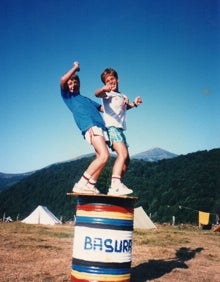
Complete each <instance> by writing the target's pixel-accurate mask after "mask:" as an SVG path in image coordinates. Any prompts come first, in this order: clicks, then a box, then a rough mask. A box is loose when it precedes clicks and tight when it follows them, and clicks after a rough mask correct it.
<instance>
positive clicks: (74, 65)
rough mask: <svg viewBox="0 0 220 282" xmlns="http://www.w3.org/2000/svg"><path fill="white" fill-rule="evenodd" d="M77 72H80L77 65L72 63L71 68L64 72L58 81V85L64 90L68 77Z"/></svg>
mask: <svg viewBox="0 0 220 282" xmlns="http://www.w3.org/2000/svg"><path fill="white" fill-rule="evenodd" d="M77 71H80V68H79V63H78V62H74V63H73V66H72V68H71V69H70V70H69V71H68V72H66V73H65V74H64V75H63V76H62V77H61V79H60V85H61V87H62V88H64V86H65V83H66V82H67V81H68V80H69V79H70V77H71V76H72V75H73V74H75V73H76V72H77Z"/></svg>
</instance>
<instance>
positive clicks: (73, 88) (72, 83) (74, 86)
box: [67, 79, 80, 93]
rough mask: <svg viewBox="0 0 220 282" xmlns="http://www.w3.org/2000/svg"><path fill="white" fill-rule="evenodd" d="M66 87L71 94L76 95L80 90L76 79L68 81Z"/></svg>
mask: <svg viewBox="0 0 220 282" xmlns="http://www.w3.org/2000/svg"><path fill="white" fill-rule="evenodd" d="M67 85H68V87H69V91H70V92H71V93H78V92H79V88H80V84H79V81H78V80H77V79H73V80H72V79H69V80H68V81H67Z"/></svg>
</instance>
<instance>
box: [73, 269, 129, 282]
mask: <svg viewBox="0 0 220 282" xmlns="http://www.w3.org/2000/svg"><path fill="white" fill-rule="evenodd" d="M71 280H72V281H74V282H76V281H79V282H88V281H96V282H112V281H114V282H129V281H130V273H127V274H123V275H111V274H110V275H104V274H102V275H96V274H88V273H85V272H78V271H75V270H72V272H71Z"/></svg>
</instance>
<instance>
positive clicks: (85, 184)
mask: <svg viewBox="0 0 220 282" xmlns="http://www.w3.org/2000/svg"><path fill="white" fill-rule="evenodd" d="M79 70H80V68H79V63H78V62H74V63H73V67H72V68H71V69H70V70H69V71H67V72H66V73H65V74H64V75H63V76H62V77H61V79H60V87H61V95H62V98H63V101H64V102H65V104H66V105H67V107H68V108H69V110H70V111H71V112H72V114H73V118H74V120H75V122H76V124H77V126H78V128H79V129H80V131H81V133H82V135H83V137H84V138H85V139H86V140H87V141H88V142H89V143H90V144H91V145H92V146H93V147H94V150H95V153H96V158H95V160H93V161H92V163H91V164H90V165H89V167H88V168H87V169H86V171H85V172H84V173H83V175H82V177H81V178H80V180H79V181H78V182H77V183H75V185H74V187H73V189H72V191H73V192H75V193H89V194H98V193H99V191H98V189H97V188H96V187H95V184H96V182H97V179H98V177H99V175H100V173H101V172H102V170H103V168H104V167H105V165H106V164H107V162H108V159H109V151H108V148H107V146H106V139H105V131H106V127H105V123H104V121H103V118H102V116H101V114H100V111H102V106H101V105H100V104H98V103H96V102H95V101H93V100H91V99H89V98H88V97H85V96H82V95H81V94H80V79H79V77H78V75H77V74H76V72H77V71H79Z"/></svg>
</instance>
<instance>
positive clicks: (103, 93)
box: [95, 85, 111, 98]
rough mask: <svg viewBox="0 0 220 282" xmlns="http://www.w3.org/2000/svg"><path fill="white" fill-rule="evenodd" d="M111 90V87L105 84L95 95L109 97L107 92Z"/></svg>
mask: <svg viewBox="0 0 220 282" xmlns="http://www.w3.org/2000/svg"><path fill="white" fill-rule="evenodd" d="M110 91H111V87H110V86H107V85H105V86H103V87H102V88H100V89H97V90H96V91H95V96H96V97H98V98H104V97H107V94H106V92H110Z"/></svg>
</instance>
